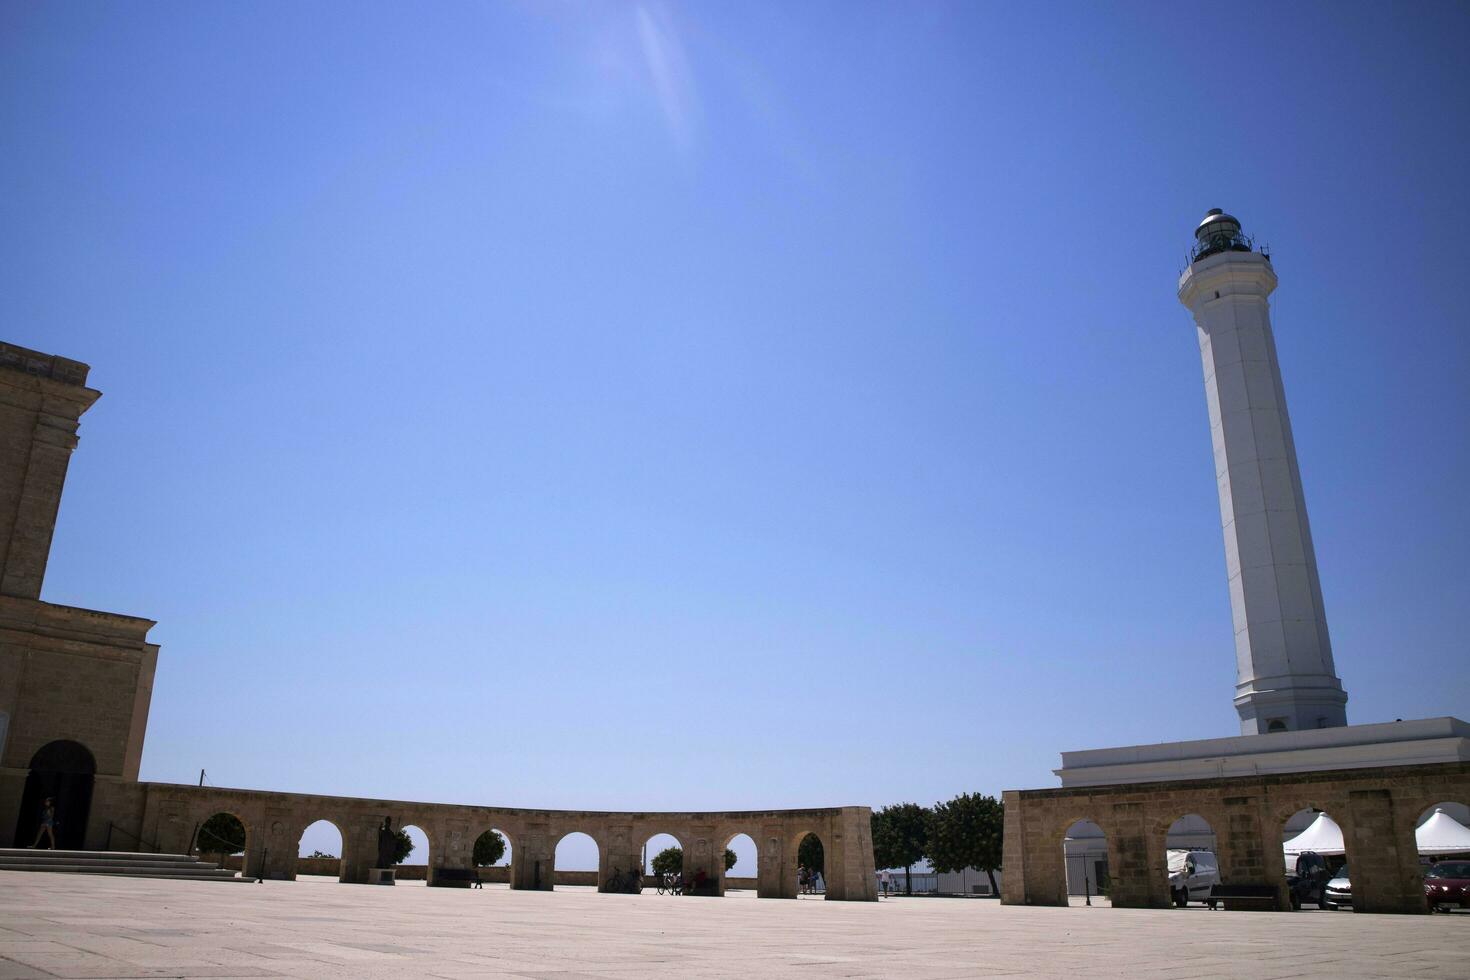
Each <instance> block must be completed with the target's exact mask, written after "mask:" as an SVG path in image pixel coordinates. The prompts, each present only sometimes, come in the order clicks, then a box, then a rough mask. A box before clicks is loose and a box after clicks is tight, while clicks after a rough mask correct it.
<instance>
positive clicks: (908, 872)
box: [873, 803, 931, 895]
mask: <svg viewBox="0 0 1470 980" xmlns="http://www.w3.org/2000/svg"><path fill="white" fill-rule="evenodd" d="M930 819H931V814H930V812H929V808H928V807H922V806H919V804H917V803H895V804H893V805H892V806H885V807H884V808H883V809H881V810H879V811H877V812H876V813H874V814H873V864H874V865H876V866H877V867H879V868H903V879H904V892H905V893H906V894H909V895H912V894H913V893H914V878H913V867H914V865H915V864H918V863H919V862H920V861H922V860H923V859H924V855H925V853H927V850H928V847H929V822H930Z"/></svg>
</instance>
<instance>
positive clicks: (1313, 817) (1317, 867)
mask: <svg viewBox="0 0 1470 980" xmlns="http://www.w3.org/2000/svg"><path fill="white" fill-rule="evenodd" d="M1281 850H1282V859H1283V862H1284V863H1285V865H1286V885H1287V898H1288V900H1289V901H1290V902H1291V907H1292V908H1293V909H1298V910H1300V909H1302V908H1320V909H1325V910H1328V911H1331V910H1335V909H1339V908H1344V907H1347V908H1351V907H1352V895H1351V885H1350V884H1349V876H1350V874H1351V871H1350V869H1349V868H1348V859H1347V841H1346V836H1345V835H1344V833H1343V830H1342V827H1341V826H1339V825H1338V823H1337V821H1336V820H1334V819H1333V817H1332V814H1330V813H1328V812H1327V811H1326V810H1319V809H1318V808H1316V807H1303V808H1302V809H1300V810H1298V811H1296V812H1295V813H1293V814H1292V815H1291V816H1290V817H1288V818H1287V819H1286V822H1285V823H1284V824H1282V827H1281Z"/></svg>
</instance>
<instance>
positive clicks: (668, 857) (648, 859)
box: [643, 834, 684, 891]
mask: <svg viewBox="0 0 1470 980" xmlns="http://www.w3.org/2000/svg"><path fill="white" fill-rule="evenodd" d="M683 876H684V844H683V842H682V841H680V840H679V838H677V837H675V836H674V835H673V834H654V835H653V836H652V837H650V838H648V840H646V841H644V842H643V881H644V885H645V886H647V887H650V888H653V889H654V890H655V891H657V890H658V889H660V888H661V889H663V890H664V891H671V890H678V889H680V888H682V887H683V884H684V883H683V880H682V879H683Z"/></svg>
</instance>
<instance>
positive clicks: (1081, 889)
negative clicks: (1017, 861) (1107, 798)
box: [1048, 811, 1118, 905]
mask: <svg viewBox="0 0 1470 980" xmlns="http://www.w3.org/2000/svg"><path fill="white" fill-rule="evenodd" d="M1108 823H1109V821H1107V820H1099V819H1097V817H1095V816H1094V815H1093V814H1092V811H1084V812H1077V813H1072V814H1070V815H1069V817H1063V818H1062V819H1061V820H1059V821H1057V823H1056V824H1054V825H1053V827H1054V830H1053V833H1052V834H1050V835H1048V839H1049V840H1051V841H1053V845H1052V846H1055V847H1056V848H1057V850H1058V851H1059V852H1060V853H1061V857H1062V860H1061V865H1060V867H1059V869H1058V872H1059V879H1058V881H1057V883H1056V887H1057V894H1058V896H1059V898H1060V899H1061V901H1060V902H1059V903H1058V904H1062V905H1070V904H1071V897H1072V896H1074V895H1077V896H1081V897H1082V899H1083V902H1084V904H1091V903H1092V902H1093V901H1095V900H1096V899H1098V898H1099V897H1105V896H1107V895H1108V894H1110V893H1111V890H1112V877H1111V876H1112V872H1113V870H1114V869H1116V868H1117V865H1118V857H1117V840H1116V835H1115V834H1114V833H1113V832H1112V831H1110V830H1109V829H1108ZM1094 828H1095V829H1096V831H1097V833H1092V831H1093V829H1094ZM1099 840H1100V841H1101V845H1100V846H1099V844H1098V841H1099ZM1069 841H1071V842H1072V846H1071V847H1069V846H1068V842H1069Z"/></svg>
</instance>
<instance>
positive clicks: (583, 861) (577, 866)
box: [543, 830, 602, 888]
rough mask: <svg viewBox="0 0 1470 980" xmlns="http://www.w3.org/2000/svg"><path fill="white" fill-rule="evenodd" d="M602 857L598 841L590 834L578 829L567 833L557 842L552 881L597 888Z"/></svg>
mask: <svg viewBox="0 0 1470 980" xmlns="http://www.w3.org/2000/svg"><path fill="white" fill-rule="evenodd" d="M601 859H602V854H601V852H600V851H599V850H598V847H597V841H595V840H593V839H592V837H591V836H590V835H588V834H584V833H582V832H581V831H577V830H574V831H572V832H571V833H569V834H565V835H563V836H562V838H561V840H559V841H557V842H556V851H555V854H554V856H553V858H552V869H551V870H552V874H553V878H552V883H553V884H556V885H561V886H563V887H570V888H589V887H590V888H596V887H597V886H598V881H599V879H598V868H599V867H600V862H601ZM543 887H547V886H543Z"/></svg>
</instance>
